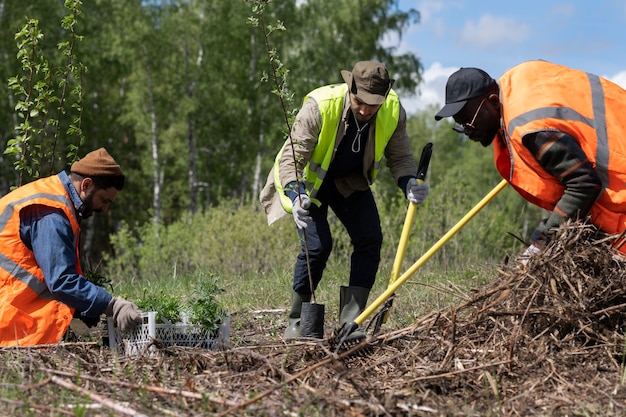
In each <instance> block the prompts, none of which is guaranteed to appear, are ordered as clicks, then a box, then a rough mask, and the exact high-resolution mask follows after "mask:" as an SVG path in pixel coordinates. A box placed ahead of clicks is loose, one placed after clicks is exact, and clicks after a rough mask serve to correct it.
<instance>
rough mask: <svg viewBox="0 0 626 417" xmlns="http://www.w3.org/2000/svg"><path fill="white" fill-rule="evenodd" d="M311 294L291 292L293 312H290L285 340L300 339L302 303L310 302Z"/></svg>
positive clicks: (284, 335)
mask: <svg viewBox="0 0 626 417" xmlns="http://www.w3.org/2000/svg"><path fill="white" fill-rule="evenodd" d="M310 301H311V294H306V295H302V294H298V293H297V292H295V291H292V292H291V311H290V312H289V324H288V325H287V328H286V329H285V333H284V334H283V339H285V340H287V339H297V338H298V337H300V315H301V314H302V303H303V302H307V303H308V302H310Z"/></svg>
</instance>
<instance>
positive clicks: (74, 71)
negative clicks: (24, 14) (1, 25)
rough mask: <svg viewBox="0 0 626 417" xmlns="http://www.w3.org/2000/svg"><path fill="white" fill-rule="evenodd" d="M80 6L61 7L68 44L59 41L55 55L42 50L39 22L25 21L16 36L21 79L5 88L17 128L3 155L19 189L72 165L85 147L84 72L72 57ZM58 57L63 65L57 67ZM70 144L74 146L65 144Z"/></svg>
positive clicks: (71, 1) (74, 1)
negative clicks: (61, 163)
mask: <svg viewBox="0 0 626 417" xmlns="http://www.w3.org/2000/svg"><path fill="white" fill-rule="evenodd" d="M81 6H82V2H81V1H79V0H67V1H66V2H65V7H66V8H67V9H68V11H69V14H68V15H67V16H65V17H64V18H63V19H62V21H61V27H62V29H63V30H64V31H65V32H66V33H67V34H68V36H69V40H64V41H60V42H59V43H58V44H57V50H54V51H49V50H46V49H45V48H44V46H43V41H44V33H43V32H42V30H41V28H40V25H39V20H37V19H33V18H27V19H26V24H25V25H24V26H23V27H22V28H21V30H19V31H18V32H17V33H16V34H15V40H16V41H17V47H18V52H17V59H18V60H19V62H20V64H21V73H20V74H19V75H17V76H14V77H11V78H9V82H8V85H9V87H10V89H11V90H13V94H14V95H15V96H16V98H17V103H16V104H15V107H14V110H15V112H16V113H17V116H18V117H19V119H21V122H20V123H19V124H18V125H17V126H16V129H15V130H16V136H15V138H12V139H9V140H8V142H7V146H6V148H5V150H4V153H5V154H7V155H11V156H12V157H13V158H14V159H15V161H14V168H15V170H16V171H17V172H18V173H19V177H20V180H19V182H20V184H21V183H24V182H29V181H30V180H32V179H35V178H39V177H40V176H42V175H50V174H51V173H52V172H54V170H55V169H57V168H58V167H55V165H56V164H55V162H56V161H59V160H65V159H67V160H69V161H70V162H72V161H73V160H75V159H76V150H77V149H78V146H79V145H80V144H82V143H83V141H84V135H83V132H82V129H81V120H82V117H81V116H82V88H81V83H80V82H81V77H82V74H83V72H84V70H85V67H84V65H83V64H82V63H81V62H80V61H78V60H77V58H76V56H75V54H74V47H75V44H76V42H79V41H81V40H82V36H80V35H78V34H77V33H76V32H75V26H76V24H77V19H78V17H79V16H80V14H81ZM59 54H60V56H62V57H64V58H65V62H64V63H63V64H61V65H59V66H55V65H54V62H55V60H58V58H59ZM62 127H64V130H63V131H62ZM62 135H63V137H62ZM71 138H75V139H74V140H75V142H72V141H71V140H68V139H71ZM61 146H63V147H65V149H66V152H64V158H59V157H58V154H59V153H60V152H59V151H60V150H61V149H62V148H61ZM44 169H45V170H47V171H46V172H43V171H42V170H44ZM20 184H18V185H20Z"/></svg>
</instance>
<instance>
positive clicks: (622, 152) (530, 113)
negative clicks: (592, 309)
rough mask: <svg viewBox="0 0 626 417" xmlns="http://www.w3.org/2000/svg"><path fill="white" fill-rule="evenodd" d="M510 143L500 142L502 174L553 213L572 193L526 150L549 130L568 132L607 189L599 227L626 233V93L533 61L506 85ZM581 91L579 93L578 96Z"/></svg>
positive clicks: (509, 75) (597, 214)
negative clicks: (527, 141)
mask: <svg viewBox="0 0 626 417" xmlns="http://www.w3.org/2000/svg"><path fill="white" fill-rule="evenodd" d="M499 84H500V94H501V102H502V111H503V113H502V118H503V123H504V128H505V136H506V138H505V139H506V144H505V146H503V144H502V143H501V142H500V141H499V140H496V141H494V159H495V161H496V167H497V168H498V171H499V172H500V174H501V175H502V176H503V177H504V178H506V179H507V180H508V181H509V182H510V183H511V185H513V187H515V188H516V190H517V191H518V192H519V193H520V194H521V195H522V196H523V197H524V198H526V199H527V200H529V201H530V202H532V203H534V204H536V205H538V206H540V207H542V208H545V209H548V210H553V209H554V206H555V205H556V203H557V202H558V201H559V199H560V198H561V196H562V195H563V192H564V191H565V188H564V186H563V185H561V184H560V183H559V181H558V179H557V178H555V177H553V176H551V175H550V174H549V173H547V172H545V171H544V170H543V168H542V167H541V166H540V165H539V163H538V162H537V161H536V160H535V159H534V157H533V155H531V153H530V151H528V149H527V148H526V147H525V146H524V145H523V144H522V139H523V137H524V135H526V134H529V133H533V132H537V131H541V130H558V131H562V132H566V133H568V134H569V135H570V136H572V137H573V138H574V139H575V140H576V141H577V142H578V144H579V145H580V147H581V149H582V150H583V152H584V153H585V155H586V156H587V158H588V159H589V161H590V162H591V163H592V164H593V166H594V168H595V169H596V172H597V174H598V176H599V178H600V180H601V182H602V187H603V192H602V194H601V195H600V197H599V198H598V200H597V201H596V203H595V204H594V205H593V207H592V208H591V211H590V213H589V214H590V215H591V218H592V221H593V223H594V224H595V225H596V226H598V227H599V228H601V229H602V230H604V231H606V232H608V233H621V232H622V231H623V230H624V228H625V227H626V141H624V140H623V138H624V137H625V136H626V124H625V123H623V117H624V114H626V91H625V90H623V89H622V88H620V87H619V86H617V85H615V84H613V83H611V82H610V81H608V80H606V79H604V78H602V77H598V76H597V75H593V74H589V73H585V72H583V71H578V70H572V69H569V68H566V67H563V66H560V65H555V64H551V63H548V62H545V61H531V62H526V63H523V64H520V65H518V66H516V67H514V68H512V69H511V70H509V71H507V72H506V73H505V74H503V76H502V77H501V78H500V80H499ZM572 86H576V93H575V94H573V93H572Z"/></svg>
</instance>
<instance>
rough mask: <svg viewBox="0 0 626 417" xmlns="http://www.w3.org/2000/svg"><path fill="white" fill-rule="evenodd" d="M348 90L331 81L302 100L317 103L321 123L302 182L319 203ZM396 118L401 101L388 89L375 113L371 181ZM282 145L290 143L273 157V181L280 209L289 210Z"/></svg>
mask: <svg viewBox="0 0 626 417" xmlns="http://www.w3.org/2000/svg"><path fill="white" fill-rule="evenodd" d="M347 93H348V85H347V84H333V85H328V86H324V87H320V88H317V89H315V90H313V91H312V92H310V93H309V94H308V95H307V96H306V97H305V98H304V101H303V102H306V101H307V100H308V99H309V98H313V99H314V100H315V101H316V103H317V106H318V109H319V112H320V115H321V118H322V126H321V129H320V134H319V137H318V141H317V144H316V145H315V149H314V150H313V153H312V155H311V160H310V161H309V162H308V163H307V164H306V166H305V167H304V185H305V187H306V190H307V193H308V194H309V196H310V197H311V201H313V202H314V203H316V204H318V205H319V201H317V200H316V199H315V197H316V196H317V193H318V191H319V189H320V187H321V186H322V183H323V182H324V178H325V177H326V174H327V172H328V167H329V166H330V163H331V161H332V159H333V157H334V154H335V141H336V138H337V130H338V127H339V123H340V122H341V116H342V110H343V107H344V100H345V98H346V96H347ZM399 118H400V101H399V100H398V95H397V94H396V92H395V91H394V90H390V91H389V94H388V95H387V99H386V100H385V101H384V102H383V104H382V105H381V107H380V109H379V110H378V113H377V114H376V127H375V133H374V134H375V136H374V138H375V139H374V141H375V144H374V161H373V167H372V170H371V181H374V180H375V179H376V177H377V176H378V172H379V171H380V167H381V162H382V158H383V156H384V154H385V148H386V147H387V143H388V142H389V140H390V139H391V136H392V135H393V133H394V132H395V130H396V127H397V126H398V120H399ZM285 146H290V142H289V141H287V142H285V144H284V145H283V148H282V149H281V150H280V152H279V153H278V155H277V156H276V160H275V162H274V183H275V186H276V191H277V192H278V193H279V195H280V199H281V204H282V206H283V208H284V209H285V210H286V211H287V212H289V213H291V206H292V202H291V200H289V198H288V197H287V196H286V195H285V193H284V190H283V187H282V183H281V181H280V174H279V159H280V156H281V155H282V153H283V151H284V148H285Z"/></svg>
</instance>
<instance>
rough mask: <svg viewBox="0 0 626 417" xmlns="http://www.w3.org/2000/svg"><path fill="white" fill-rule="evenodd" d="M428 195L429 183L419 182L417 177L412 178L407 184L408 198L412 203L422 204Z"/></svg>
mask: <svg viewBox="0 0 626 417" xmlns="http://www.w3.org/2000/svg"><path fill="white" fill-rule="evenodd" d="M427 195H428V184H425V183H421V184H418V182H417V180H416V179H415V178H411V179H410V180H409V182H408V183H407V184H406V198H407V200H409V201H410V202H411V203H415V204H422V203H423V202H424V200H425V199H426V196H427Z"/></svg>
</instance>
